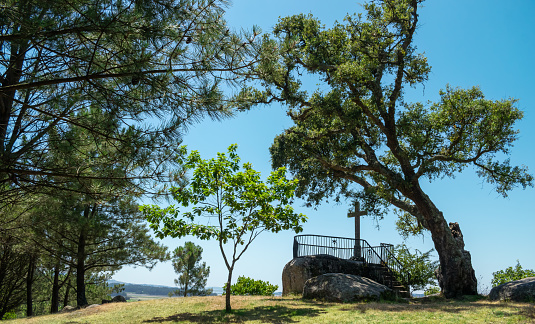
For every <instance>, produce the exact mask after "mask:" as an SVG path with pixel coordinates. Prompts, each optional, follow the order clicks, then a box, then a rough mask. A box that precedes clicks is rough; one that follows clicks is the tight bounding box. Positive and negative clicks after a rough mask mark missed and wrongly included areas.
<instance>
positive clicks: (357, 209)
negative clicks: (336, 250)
mask: <svg viewBox="0 0 535 324" xmlns="http://www.w3.org/2000/svg"><path fill="white" fill-rule="evenodd" d="M363 215H366V212H365V211H361V210H360V203H359V202H358V201H355V211H354V212H352V213H347V217H348V218H351V217H355V251H354V256H355V257H356V258H360V216H363Z"/></svg>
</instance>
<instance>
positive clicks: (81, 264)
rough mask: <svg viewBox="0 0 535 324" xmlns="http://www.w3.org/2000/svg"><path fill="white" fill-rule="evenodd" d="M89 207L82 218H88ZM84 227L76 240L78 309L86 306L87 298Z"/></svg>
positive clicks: (85, 235) (83, 226) (85, 236)
mask: <svg viewBox="0 0 535 324" xmlns="http://www.w3.org/2000/svg"><path fill="white" fill-rule="evenodd" d="M89 212H90V207H89V206H86V207H85V208H84V218H85V219H88V218H89ZM86 238H87V233H86V225H85V224H82V228H81V230H80V237H79V238H78V251H77V254H76V259H77V260H76V306H77V307H78V308H80V307H83V306H85V305H87V298H86V296H85V259H86V252H85V245H86Z"/></svg>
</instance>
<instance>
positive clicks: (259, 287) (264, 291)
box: [223, 276, 279, 296]
mask: <svg viewBox="0 0 535 324" xmlns="http://www.w3.org/2000/svg"><path fill="white" fill-rule="evenodd" d="M225 287H226V284H225V285H224V286H223V290H224V289H225ZM278 288H279V286H278V285H272V284H270V283H269V281H262V280H254V279H251V278H249V277H244V276H240V277H238V281H237V282H236V283H235V284H234V285H232V286H230V292H231V294H232V295H258V296H272V295H273V293H274V292H275V290H277V289H278ZM223 294H224V292H223Z"/></svg>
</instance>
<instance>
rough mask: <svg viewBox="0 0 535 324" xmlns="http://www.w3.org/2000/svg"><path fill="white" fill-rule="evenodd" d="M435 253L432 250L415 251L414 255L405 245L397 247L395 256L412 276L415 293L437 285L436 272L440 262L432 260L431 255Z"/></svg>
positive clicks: (412, 286)
mask: <svg viewBox="0 0 535 324" xmlns="http://www.w3.org/2000/svg"><path fill="white" fill-rule="evenodd" d="M433 251H434V250H433V249H431V250H429V251H427V252H421V251H419V250H417V249H415V250H414V253H411V251H410V250H409V249H408V248H407V246H406V245H405V244H400V245H397V246H396V247H395V249H394V254H395V256H396V258H397V259H398V260H399V262H400V263H401V265H402V266H403V268H404V269H405V271H406V272H407V273H408V274H409V275H410V280H411V289H412V290H413V291H414V290H422V289H424V288H425V287H426V286H428V285H432V286H434V285H436V283H437V280H436V276H435V270H436V269H437V267H438V263H439V262H438V261H432V260H431V253H432V252H433Z"/></svg>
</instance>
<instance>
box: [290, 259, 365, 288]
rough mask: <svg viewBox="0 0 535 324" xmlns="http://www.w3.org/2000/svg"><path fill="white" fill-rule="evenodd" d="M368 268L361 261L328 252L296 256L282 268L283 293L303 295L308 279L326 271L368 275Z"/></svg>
mask: <svg viewBox="0 0 535 324" xmlns="http://www.w3.org/2000/svg"><path fill="white" fill-rule="evenodd" d="M368 268H369V267H366V266H365V265H364V263H363V262H361V261H352V260H345V259H340V258H337V257H334V256H330V255H326V254H321V255H312V256H304V257H299V258H295V259H293V260H291V261H290V262H288V263H287V264H286V265H285V266H284V269H283V270H282V294H283V295H288V294H299V295H301V294H302V293H303V287H304V286H305V282H306V281H307V280H308V279H310V278H313V277H317V276H319V275H322V274H325V273H345V274H352V275H360V276H366V274H367V272H368Z"/></svg>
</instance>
